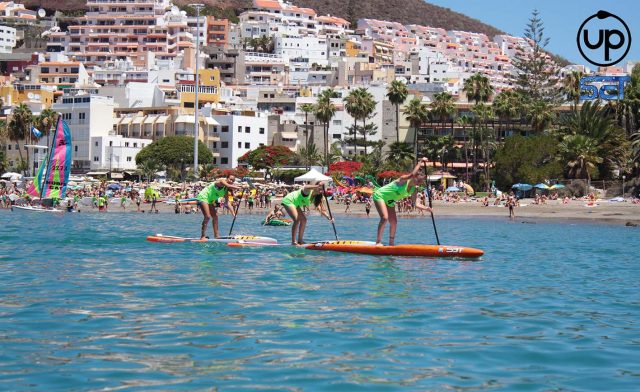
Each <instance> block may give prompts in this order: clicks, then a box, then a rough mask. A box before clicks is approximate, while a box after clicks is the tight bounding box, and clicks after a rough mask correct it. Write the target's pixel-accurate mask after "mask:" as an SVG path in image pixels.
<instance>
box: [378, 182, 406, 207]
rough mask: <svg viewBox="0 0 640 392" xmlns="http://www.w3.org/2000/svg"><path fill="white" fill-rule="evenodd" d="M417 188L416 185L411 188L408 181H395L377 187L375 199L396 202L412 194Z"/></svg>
mask: <svg viewBox="0 0 640 392" xmlns="http://www.w3.org/2000/svg"><path fill="white" fill-rule="evenodd" d="M415 189H416V187H415V186H412V187H411V188H409V182H408V181H407V182H406V183H405V184H404V185H398V182H397V181H393V182H392V183H390V184H387V185H385V186H383V187H381V188H378V189H376V191H375V192H374V193H373V200H384V202H385V203H390V202H395V201H398V200H402V199H404V198H407V197H409V196H411V195H412V194H413V192H414V191H415Z"/></svg>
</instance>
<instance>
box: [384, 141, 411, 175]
mask: <svg viewBox="0 0 640 392" xmlns="http://www.w3.org/2000/svg"><path fill="white" fill-rule="evenodd" d="M387 162H389V163H390V164H392V165H393V166H394V167H395V168H397V169H400V170H401V171H404V170H407V169H408V167H409V166H410V165H411V162H413V149H412V148H411V145H410V144H409V143H405V142H395V143H391V144H390V145H389V152H387Z"/></svg>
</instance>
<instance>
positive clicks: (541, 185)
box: [533, 183, 551, 189]
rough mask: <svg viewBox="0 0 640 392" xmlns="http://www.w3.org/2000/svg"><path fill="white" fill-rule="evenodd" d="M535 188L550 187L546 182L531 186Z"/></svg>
mask: <svg viewBox="0 0 640 392" xmlns="http://www.w3.org/2000/svg"><path fill="white" fill-rule="evenodd" d="M533 187H534V188H536V189H551V187H550V186H549V185H547V184H543V183H539V184H535V185H534V186H533Z"/></svg>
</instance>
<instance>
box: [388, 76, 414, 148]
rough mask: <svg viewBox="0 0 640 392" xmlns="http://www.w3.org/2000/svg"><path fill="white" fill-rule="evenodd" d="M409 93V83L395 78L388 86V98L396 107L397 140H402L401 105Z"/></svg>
mask: <svg viewBox="0 0 640 392" xmlns="http://www.w3.org/2000/svg"><path fill="white" fill-rule="evenodd" d="M408 95H409V90H408V89H407V85H406V84H405V83H403V82H401V81H399V80H394V81H393V82H391V84H389V87H387V98H389V102H391V104H392V105H393V106H395V107H396V142H400V105H402V104H403V103H404V101H406V100H407V96H408Z"/></svg>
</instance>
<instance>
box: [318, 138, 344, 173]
mask: <svg viewBox="0 0 640 392" xmlns="http://www.w3.org/2000/svg"><path fill="white" fill-rule="evenodd" d="M340 158H342V152H341V151H340V143H338V142H335V143H332V144H331V148H330V150H329V152H328V153H327V154H325V156H324V158H323V159H322V161H321V162H320V163H322V165H323V166H326V167H329V165H331V164H332V163H334V162H336V161H338V160H339V159H340Z"/></svg>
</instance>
